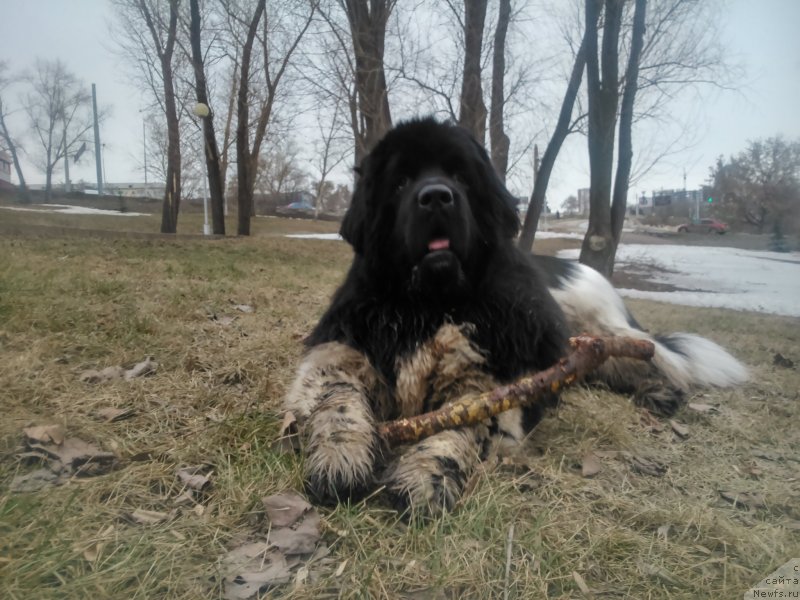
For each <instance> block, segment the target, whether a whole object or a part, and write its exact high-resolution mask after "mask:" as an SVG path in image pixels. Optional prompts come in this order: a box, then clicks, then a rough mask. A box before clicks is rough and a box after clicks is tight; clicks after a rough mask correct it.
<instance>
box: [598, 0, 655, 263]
mask: <svg viewBox="0 0 800 600" xmlns="http://www.w3.org/2000/svg"><path fill="white" fill-rule="evenodd" d="M646 13H647V0H636V4H635V9H634V13H633V29H632V31H631V44H630V52H629V54H628V66H627V68H626V70H625V81H624V84H623V86H624V87H623V91H622V102H621V106H620V114H619V140H618V150H619V157H618V159H617V172H616V175H615V177H614V194H613V197H612V200H611V238H612V240H613V244H612V250H611V256H610V258H609V259H607V267H606V272H607V274H608V275H609V276H610V275H611V273H612V272H613V270H614V258H615V256H616V252H617V246H618V245H619V240H620V236H621V235H622V225H623V223H624V221H625V211H626V210H627V207H628V187H629V185H630V179H631V168H632V166H633V116H634V110H633V109H634V103H635V100H636V92H637V90H638V84H639V63H640V61H641V57H642V49H643V47H644V33H645V17H646Z"/></svg>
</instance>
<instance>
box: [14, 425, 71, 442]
mask: <svg viewBox="0 0 800 600" xmlns="http://www.w3.org/2000/svg"><path fill="white" fill-rule="evenodd" d="M22 433H23V434H25V437H26V438H28V440H30V441H32V442H39V443H40V444H51V443H52V444H61V443H63V441H64V427H62V426H61V425H35V426H33V427H26V428H25V429H23V430H22Z"/></svg>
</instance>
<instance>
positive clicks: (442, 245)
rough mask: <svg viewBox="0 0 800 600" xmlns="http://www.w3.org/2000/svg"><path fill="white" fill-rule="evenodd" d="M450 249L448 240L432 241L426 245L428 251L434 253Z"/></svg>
mask: <svg viewBox="0 0 800 600" xmlns="http://www.w3.org/2000/svg"><path fill="white" fill-rule="evenodd" d="M448 248H450V240H448V239H442V240H433V241H432V242H430V243H429V244H428V250H430V251H431V252H434V251H435V250H447V249H448Z"/></svg>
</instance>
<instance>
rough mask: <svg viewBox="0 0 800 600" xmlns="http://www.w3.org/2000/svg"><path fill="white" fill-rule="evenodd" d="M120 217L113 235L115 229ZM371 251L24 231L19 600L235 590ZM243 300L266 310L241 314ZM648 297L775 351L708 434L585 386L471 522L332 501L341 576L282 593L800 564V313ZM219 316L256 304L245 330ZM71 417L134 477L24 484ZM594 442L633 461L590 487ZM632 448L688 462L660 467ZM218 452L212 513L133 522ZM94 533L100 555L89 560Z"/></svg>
mask: <svg viewBox="0 0 800 600" xmlns="http://www.w3.org/2000/svg"><path fill="white" fill-rule="evenodd" d="M20 214H22V213H20ZM0 217H2V218H3V219H5V217H6V214H5V212H3V214H2V215H0ZM36 218H41V217H40V216H38V215H37V216H36ZM96 219H99V220H96V221H95V222H94V224H93V225H92V228H104V229H106V228H108V227H113V226H115V225H107V223H106V222H107V221H109V220H110V219H112V218H110V217H98V218H96ZM187 220H189V219H188V218H187V219H185V220H184V222H185V221H187ZM110 222H111V223H115V222H116V221H110ZM48 223H49V224H50V225H52V224H53V221H49V222H45V223H39V225H47V224H48ZM126 223H130V221H128V220H127V219H126ZM286 223H287V222H285V221H281V220H275V223H274V226H275V229H274V230H273V231H278V230H279V229H282V228H288V229H291V230H292V231H296V229H294V228H295V227H297V226H298V225H297V224H296V223H293V222H289V224H288V225H286ZM26 224H30V221H24V219H23V220H22V221H20V222H19V223H18V225H20V228H21V229H24V226H25V225H26ZM303 225H305V223H303ZM349 257H350V252H349V250H348V249H347V248H346V246H344V245H343V244H339V243H335V242H323V241H304V240H288V239H283V238H279V237H272V236H264V237H256V238H253V239H248V240H240V239H233V238H229V239H225V240H202V239H194V238H185V239H179V240H169V239H164V238H153V239H113V238H107V237H96V236H94V235H80V236H75V235H68V236H58V237H42V236H41V235H36V236H24V235H17V236H13V237H4V238H0V364H2V365H3V368H2V369H0V390H2V391H0V396H2V406H3V409H4V418H3V419H2V421H0V452H2V462H0V479H1V480H2V481H3V484H2V485H0V595H2V597H4V598H32V597H36V598H87V597H97V598H105V597H120V598H193V599H195V598H215V597H219V595H220V587H219V578H218V572H217V570H218V560H219V557H220V556H221V555H223V554H224V553H225V551H226V549H227V548H228V547H229V546H230V544H231V543H232V542H233V541H234V540H235V539H237V538H239V537H241V536H242V535H245V534H246V533H247V532H250V531H253V530H254V528H256V527H258V526H259V524H260V523H262V521H263V514H262V510H261V504H260V498H261V497H262V496H265V495H267V494H269V493H273V492H275V491H278V490H280V489H283V488H286V487H292V488H298V487H299V484H300V481H299V479H300V475H299V473H300V465H299V463H298V461H297V460H296V459H295V458H293V457H287V456H285V455H279V454H276V453H275V452H273V451H272V450H271V448H270V445H271V442H272V440H273V439H274V437H275V434H276V432H277V429H278V419H277V414H276V410H277V407H278V404H279V401H280V398H281V394H282V393H283V390H284V389H285V386H286V385H287V383H288V381H289V380H290V379H291V377H292V375H293V372H292V371H293V366H294V364H295V362H296V358H297V356H298V355H299V352H300V350H301V348H300V339H301V338H302V336H303V335H304V334H305V333H307V332H308V331H309V329H310V327H311V326H312V325H313V323H314V321H315V319H316V318H317V316H318V315H319V313H320V312H321V310H322V309H323V308H324V305H325V303H326V301H327V298H328V297H329V294H330V293H331V292H332V290H333V289H334V287H335V286H336V284H337V282H338V281H339V279H340V278H341V276H342V274H343V271H344V269H345V268H346V265H347V262H348V260H349ZM238 303H246V304H251V305H253V306H254V307H255V312H254V313H252V314H244V313H238V312H236V310H235V309H234V304H238ZM631 305H632V307H633V309H634V312H635V313H636V314H637V317H639V319H640V321H642V322H643V323H644V324H645V325H646V326H648V327H650V328H652V329H654V330H674V329H686V330H690V331H696V332H699V333H702V334H705V335H709V336H710V337H712V338H714V339H716V340H717V341H719V342H721V343H723V344H725V345H727V346H728V347H730V348H731V349H732V350H733V351H734V352H735V353H736V354H737V355H738V356H740V357H741V358H742V359H743V360H745V361H746V362H747V363H748V364H749V365H751V366H752V370H753V375H754V377H753V383H751V384H749V385H747V386H745V387H744V388H742V389H739V390H735V391H716V392H706V393H704V394H703V395H702V396H701V397H700V398H698V399H696V401H699V402H704V403H709V404H714V403H720V404H721V407H720V412H719V413H718V414H700V413H696V412H692V411H689V410H686V411H684V412H683V413H681V414H680V415H679V417H678V418H679V420H680V421H681V422H683V423H685V424H686V425H687V426H688V428H689V430H690V436H689V438H688V439H686V440H680V439H679V438H676V437H675V436H674V435H673V434H672V433H671V432H670V431H669V427H668V426H667V427H666V429H664V430H663V431H661V432H660V433H653V432H652V431H650V430H649V429H648V428H647V427H645V426H644V425H643V424H642V422H641V414H640V413H639V412H638V411H637V410H635V409H634V408H633V407H632V406H631V405H630V403H629V402H628V401H627V399H625V398H622V397H620V396H616V395H613V394H609V393H605V392H602V391H597V390H574V391H571V392H569V393H567V394H566V395H565V402H564V404H563V406H562V407H561V409H560V410H559V411H558V412H557V413H555V414H553V415H552V416H551V417H550V418H548V419H547V420H546V421H545V422H544V423H543V424H542V425H541V426H540V428H538V429H537V431H536V432H535V435H534V436H533V439H532V441H531V443H530V446H529V447H528V448H526V451H527V453H526V454H525V455H524V456H520V457H517V458H516V459H514V460H511V459H508V460H506V461H505V462H504V463H501V464H497V465H493V466H492V465H490V466H489V468H487V470H486V471H485V472H484V473H482V474H481V475H480V476H479V477H478V478H477V479H476V482H475V483H476V486H475V488H474V490H473V492H472V493H471V494H470V495H469V496H468V498H467V499H466V500H465V502H464V503H463V505H462V506H461V507H460V509H459V510H458V511H457V512H455V513H453V514H450V515H446V516H444V517H442V518H441V519H439V520H437V521H435V522H433V523H430V524H427V525H425V526H407V525H405V524H403V523H400V522H398V520H397V518H396V515H395V514H394V513H392V512H391V511H388V510H386V509H385V508H384V507H382V506H381V504H380V503H379V502H377V501H371V502H368V503H367V504H366V505H359V506H354V507H348V506H341V507H339V508H337V509H335V510H332V511H323V516H324V521H325V525H326V527H325V532H324V539H325V541H326V542H327V543H328V545H329V546H330V547H331V552H332V556H333V557H334V558H335V559H336V562H335V563H334V565H333V568H331V569H330V570H329V571H327V572H322V573H321V576H320V579H319V580H318V581H316V582H314V583H307V584H306V585H305V586H303V587H302V588H301V589H293V587H292V586H291V585H290V586H287V587H285V588H282V589H280V590H277V591H275V592H273V594H274V595H286V596H287V597H292V598H293V597H296V598H308V597H327V596H330V597H337V596H342V597H348V598H356V597H389V598H398V597H415V598H488V597H498V598H501V597H503V595H504V593H505V592H506V591H507V592H508V593H509V597H511V598H544V597H549V598H579V597H582V592H581V591H580V588H579V585H578V583H577V582H576V578H575V576H574V575H573V573H577V574H578V575H579V576H580V578H582V580H583V581H585V584H586V585H587V586H588V587H589V588H590V589H591V590H592V591H593V593H594V594H595V595H596V596H597V597H616V598H637V599H639V598H687V599H688V598H735V597H741V595H742V593H743V592H744V591H745V590H746V589H747V588H749V587H750V586H751V585H752V584H753V583H754V582H755V581H756V580H757V579H758V578H759V577H760V576H762V575H765V574H767V573H768V572H770V571H772V570H773V569H774V568H776V567H777V566H779V565H781V564H783V563H784V562H786V561H787V560H788V559H789V558H790V557H793V556H800V542H798V537H797V531H796V528H797V524H798V520H800V509H799V508H798V507H799V506H800V482H799V481H798V479H797V476H796V473H797V471H798V456H799V455H800V452H798V450H800V448H798V445H800V440H798V436H797V433H796V423H797V401H798V392H797V390H798V389H800V374H798V371H797V370H792V369H784V368H779V367H774V366H773V365H772V359H773V356H774V354H775V353H776V352H780V353H781V354H783V355H784V356H788V357H790V358H793V359H794V360H795V361H796V362H800V360H798V359H800V356H798V354H797V348H798V347H799V346H800V322H798V320H796V319H784V318H778V317H768V316H762V315H754V314H745V313H737V312H731V311H721V310H703V309H689V308H683V307H672V306H668V305H662V304H657V303H651V302H644V301H639V302H632V303H631ZM211 315H217V316H236V317H237V318H236V320H235V321H234V322H233V323H232V324H230V325H227V326H224V325H221V324H220V323H219V322H217V321H214V320H212V319H210V318H209V317H210V316H211ZM148 354H152V355H153V356H154V357H155V359H156V360H157V361H158V362H159V363H160V367H159V370H158V372H157V374H156V375H155V376H153V377H149V378H145V379H139V380H133V381H130V382H124V381H119V382H112V383H107V384H102V385H94V386H92V385H88V384H84V383H81V382H80V381H79V374H80V373H81V371H83V370H84V369H88V368H98V367H104V366H107V365H115V364H123V365H130V364H132V363H134V362H137V361H139V360H141V359H142V358H143V357H144V356H145V355H148ZM107 406H117V407H131V408H133V409H135V411H136V412H135V414H134V416H133V417H132V418H130V419H128V420H124V421H119V422H114V423H106V422H103V421H102V420H100V419H98V418H97V417H96V416H95V411H96V410H97V409H98V408H102V407H107ZM54 422H56V423H62V424H64V425H65V426H66V428H67V431H68V432H69V434H71V435H76V436H78V437H81V438H83V439H85V440H87V441H92V442H95V443H97V444H98V445H99V446H101V447H102V448H104V449H107V450H111V451H113V452H115V453H116V454H117V455H118V456H119V457H120V465H119V467H120V468H118V469H117V470H115V471H113V472H111V473H109V474H107V475H103V476H100V477H94V478H85V479H75V480H72V481H70V482H69V483H68V484H67V485H63V486H61V487H58V488H53V489H52V490H47V491H42V492H38V493H32V494H12V493H10V492H9V491H8V482H9V481H10V480H11V478H12V477H13V476H14V475H15V474H17V473H22V472H26V471H27V470H29V469H30V468H31V467H29V466H28V465H25V464H23V463H21V462H20V461H19V460H17V459H16V458H15V449H16V448H17V447H18V446H19V444H20V442H21V439H22V436H21V430H22V428H23V427H25V426H27V425H30V424H45V423H54ZM592 450H594V451H625V452H627V453H628V454H627V455H625V454H617V455H613V454H606V453H601V463H602V471H601V472H600V473H598V474H597V475H596V476H595V477H593V478H583V477H582V476H581V472H580V463H581V461H582V458H583V457H584V456H585V454H586V453H587V452H589V451H592ZM754 453H755V454H759V455H761V456H762V457H761V458H759V457H757V456H755V455H754ZM632 456H638V457H642V458H649V459H651V460H655V461H657V462H659V463H661V464H662V465H664V466H665V467H666V472H665V473H664V474H663V476H660V477H656V476H648V475H644V474H641V473H638V472H636V471H635V470H634V469H632V467H631V460H632V459H631V458H630V457H632ZM764 456H766V457H770V458H763V457H764ZM203 461H207V462H210V463H213V465H214V475H213V483H214V487H213V489H212V491H211V492H210V493H209V494H208V495H207V496H206V497H205V498H204V500H203V503H202V506H203V508H202V509H195V510H193V509H192V507H187V506H182V507H180V509H179V511H178V513H177V515H176V516H175V518H174V519H172V520H171V521H169V522H168V523H165V524H159V525H153V526H142V525H135V524H131V523H130V522H128V521H127V520H126V519H125V518H124V515H125V513H128V512H131V511H132V510H134V509H136V508H144V509H149V510H157V511H164V512H168V511H171V510H173V509H174V508H175V504H174V499H175V497H176V496H177V495H178V494H179V493H180V491H181V488H180V485H179V483H178V482H177V480H176V478H175V470H176V468H178V467H180V466H183V465H193V464H198V463H200V462H203ZM720 490H729V491H734V492H759V493H762V494H763V495H764V497H765V500H766V507H765V508H758V509H753V510H748V509H746V508H743V507H740V506H737V507H734V506H732V505H731V504H729V503H728V502H726V501H724V500H723V499H721V497H720V495H719V491H720ZM112 525H113V528H112V529H109V526H112ZM512 525H513V526H514V538H513V545H512V552H511V562H510V576H509V582H508V584H506V583H505V571H506V541H507V537H508V532H509V528H510V527H511V526H512ZM666 526H669V530H668V531H667V530H666ZM665 532H666V533H665ZM100 546H101V547H100ZM87 548H93V549H95V550H97V549H98V548H99V550H98V551H97V553H96V554H97V556H96V557H93V556H91V557H90V558H91V560H88V559H87V558H86V556H85V555H84V550H86V549H87ZM345 560H347V563H346V565H345V566H344V568H343V570H342V572H341V574H340V575H339V576H338V577H337V576H335V575H334V573H333V572H332V571H333V569H335V567H336V566H337V565H340V564H341V562H342V561H345Z"/></svg>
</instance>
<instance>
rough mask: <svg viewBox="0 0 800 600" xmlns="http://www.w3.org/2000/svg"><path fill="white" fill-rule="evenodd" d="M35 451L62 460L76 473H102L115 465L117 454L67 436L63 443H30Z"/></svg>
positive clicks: (85, 474) (68, 468)
mask: <svg viewBox="0 0 800 600" xmlns="http://www.w3.org/2000/svg"><path fill="white" fill-rule="evenodd" d="M28 447H29V448H30V449H31V451H33V452H39V453H41V455H42V456H43V457H46V458H47V457H49V458H51V459H56V460H58V461H59V462H61V463H62V464H63V465H64V467H65V468H66V469H67V470H69V471H70V472H71V473H72V474H75V475H83V476H87V475H101V474H103V473H107V472H108V471H110V470H111V468H112V467H113V464H114V461H115V460H116V456H115V455H114V454H113V453H111V452H105V451H103V450H100V449H99V448H98V447H97V446H95V445H93V444H89V443H87V442H84V441H83V440H81V439H79V438H67V439H65V440H64V442H63V443H61V444H28Z"/></svg>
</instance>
